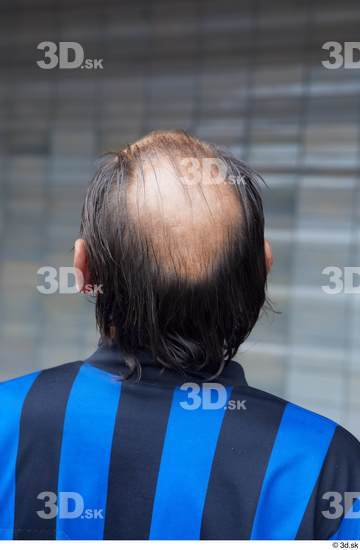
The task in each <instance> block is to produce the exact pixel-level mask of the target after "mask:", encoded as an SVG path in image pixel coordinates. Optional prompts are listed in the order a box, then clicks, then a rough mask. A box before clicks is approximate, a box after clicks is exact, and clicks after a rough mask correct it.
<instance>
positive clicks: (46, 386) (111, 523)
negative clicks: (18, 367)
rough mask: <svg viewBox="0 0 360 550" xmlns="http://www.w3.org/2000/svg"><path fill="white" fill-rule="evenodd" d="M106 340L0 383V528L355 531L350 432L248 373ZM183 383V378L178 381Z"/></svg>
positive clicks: (109, 532)
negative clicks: (133, 360)
mask: <svg viewBox="0 0 360 550" xmlns="http://www.w3.org/2000/svg"><path fill="white" fill-rule="evenodd" d="M140 361H141V365H142V376H141V379H140V381H137V380H133V378H128V379H124V376H122V375H123V374H124V373H125V372H126V367H125V364H124V362H123V360H122V358H121V355H120V354H119V352H118V351H116V350H114V349H110V348H105V347H100V348H99V349H98V350H97V351H96V353H95V354H94V355H93V356H91V357H90V358H89V359H88V360H87V361H85V362H76V363H70V364H66V365H61V366H59V367H55V368H52V369H49V370H45V371H42V372H34V373H33V374H28V375H25V376H23V377H21V378H17V379H14V380H10V381H7V382H3V383H2V384H0V539H359V538H360V499H358V497H359V496H360V444H359V442H358V441H357V440H356V439H355V438H354V437H353V436H352V435H351V434H350V433H349V432H347V431H346V430H344V429H343V428H342V427H340V426H338V425H336V424H335V423H334V422H332V421H331V420H328V419H326V418H324V417H322V416H319V415H317V414H315V413H312V412H310V411H307V410H305V409H303V408H301V407H299V406H296V405H293V404H291V403H288V402H286V401H284V400H283V399H280V398H278V397H275V396H273V395H270V394H268V393H265V392H263V391H260V390H257V389H255V388H252V387H250V386H248V384H247V383H246V380H245V376H244V372H243V369H242V368H241V366H240V365H239V364H238V363H235V362H231V363H230V364H229V365H228V366H227V367H226V369H225V371H224V373H223V374H222V375H221V376H220V378H219V379H217V380H216V383H205V384H202V383H199V382H198V381H197V379H196V377H193V378H191V377H190V378H189V379H187V380H184V379H183V377H182V374H180V373H176V372H173V371H168V370H162V369H161V368H160V367H159V366H157V365H156V364H154V362H153V361H152V359H151V358H150V356H148V355H146V354H142V355H141V356H140ZM184 383H185V385H184Z"/></svg>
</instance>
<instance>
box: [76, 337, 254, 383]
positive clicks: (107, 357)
mask: <svg viewBox="0 0 360 550" xmlns="http://www.w3.org/2000/svg"><path fill="white" fill-rule="evenodd" d="M136 357H137V359H138V360H139V362H140V364H141V368H142V370H141V381H142V382H148V383H152V384H156V383H166V384H170V385H173V384H174V385H177V384H182V383H185V382H196V383H201V382H206V381H207V380H206V379H204V378H200V377H199V374H196V373H190V372H189V373H186V374H185V373H183V372H178V371H175V370H170V369H165V368H162V366H161V365H158V364H157V363H156V361H155V359H154V358H153V356H152V355H151V354H150V353H148V352H140V353H138V354H137V356H136ZM85 362H86V363H90V364H91V365H93V366H94V367H97V368H100V369H102V370H106V371H108V372H111V373H113V374H117V375H120V376H121V377H128V376H129V368H128V366H127V365H126V363H125V360H124V355H123V354H122V352H121V351H120V350H119V348H117V347H115V346H108V345H104V344H100V345H99V347H98V349H97V350H96V351H95V353H93V354H92V355H91V356H90V357H88V359H86V361H85ZM129 380H131V381H134V380H136V374H134V375H133V376H131V377H130V378H129ZM214 382H216V383H220V384H224V385H230V386H247V382H246V379H245V374H244V370H243V368H242V366H241V365H240V364H239V363H237V362H236V361H230V362H229V363H228V365H226V367H225V368H224V370H223V372H222V373H221V375H220V376H218V377H217V378H216V379H215V380H214Z"/></svg>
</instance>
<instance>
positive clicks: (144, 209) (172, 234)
mask: <svg viewBox="0 0 360 550" xmlns="http://www.w3.org/2000/svg"><path fill="white" fill-rule="evenodd" d="M127 154H128V155H131V157H132V159H133V162H132V173H131V178H130V181H129V184H128V188H127V210H128V216H129V220H130V222H131V223H132V224H133V226H134V228H136V231H137V234H138V236H139V238H140V239H143V240H144V241H145V243H146V249H147V250H148V251H149V252H150V259H151V261H152V262H153V265H154V266H156V267H157V269H159V270H160V271H161V272H162V273H163V274H164V275H166V276H170V277H171V275H174V276H176V277H181V278H182V279H188V280H191V281H197V280H202V279H204V278H206V277H207V276H209V275H210V274H211V273H212V272H213V270H215V269H216V267H217V265H218V264H219V262H220V261H221V257H222V254H223V252H224V249H225V248H226V246H227V244H228V243H229V241H230V239H231V235H232V230H233V229H234V228H235V227H237V226H238V224H239V223H240V219H241V205H240V202H239V200H238V197H237V194H236V192H235V190H234V187H233V186H232V185H231V184H230V183H229V182H227V181H226V180H224V181H222V182H221V183H219V181H218V179H216V177H215V174H214V173H213V172H211V170H205V169H203V167H204V165H203V160H204V159H209V158H211V159H214V161H215V160H216V158H217V156H216V151H215V150H214V149H212V148H211V146H209V145H207V144H203V143H201V142H200V141H198V140H196V139H195V138H192V137H190V136H188V135H187V134H185V133H182V132H181V133H180V132H179V133H177V132H165V133H161V132H157V133H155V134H150V135H149V136H146V137H145V138H143V139H142V140H141V141H139V142H137V143H135V144H134V145H132V146H130V147H129V148H128V150H127ZM214 164H215V163H214ZM194 165H195V168H196V169H195V170H194ZM206 166H208V164H207V165H205V167H206ZM216 175H218V174H216Z"/></svg>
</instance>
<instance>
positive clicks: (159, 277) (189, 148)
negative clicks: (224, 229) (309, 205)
mask: <svg viewBox="0 0 360 550" xmlns="http://www.w3.org/2000/svg"><path fill="white" fill-rule="evenodd" d="M144 155H147V157H146V158H147V159H148V158H150V157H151V158H154V157H158V155H167V157H168V158H169V159H170V161H171V162H173V163H174V159H175V157H180V156H182V157H190V156H191V157H196V158H201V157H203V156H207V157H209V156H211V157H212V158H215V159H218V160H219V161H220V162H221V163H222V165H223V166H225V169H226V183H227V184H230V185H232V187H233V191H232V192H234V195H235V196H236V199H235V200H237V202H238V205H239V216H238V222H239V223H236V224H234V226H233V227H232V228H231V230H229V237H228V239H227V240H226V244H225V246H224V247H223V249H222V250H221V259H220V261H219V262H218V264H217V265H216V266H214V268H213V269H209V270H208V272H207V274H206V276H204V277H202V278H200V279H196V280H193V279H191V278H187V277H184V276H183V275H181V274H179V273H177V271H176V269H175V270H174V272H173V273H171V274H169V273H168V272H166V270H164V268H163V266H162V265H161V262H159V261H157V260H158V259H157V258H156V254H155V253H154V250H153V249H152V247H151V243H149V240H148V239H147V238H146V236H144V235H143V233H142V232H141V231H140V230H139V227H138V224H136V223H135V222H134V220H133V218H132V216H131V215H130V214H129V209H128V204H127V190H128V186H129V184H130V182H131V181H133V179H134V176H135V174H136V173H142V171H143V161H144V158H145V157H144ZM260 179H261V178H260V177H259V176H258V175H257V174H256V173H255V172H254V171H253V170H251V169H250V168H249V167H248V166H246V165H245V164H244V163H243V162H241V161H239V160H237V159H236V158H234V157H233V156H232V155H230V154H228V153H225V152H223V151H220V150H219V149H218V148H217V147H215V146H213V145H209V144H206V143H204V142H200V141H199V140H197V139H195V138H193V137H192V136H190V135H189V134H187V133H185V132H183V131H172V132H154V133H152V134H150V135H149V136H146V137H145V138H143V140H141V141H140V142H137V143H136V144H134V145H132V146H128V147H127V148H125V149H124V150H122V151H120V152H119V153H109V154H107V155H105V156H104V158H103V159H102V162H101V165H100V167H99V169H98V171H97V173H96V174H95V177H94V178H93V180H92V182H91V184H90V186H89V188H88V190H87V193H86V198H85V202H84V206H83V211H82V219H81V237H82V238H83V239H84V240H85V243H86V248H87V254H88V265H89V271H90V274H91V278H92V282H93V283H96V284H98V285H102V292H101V293H99V294H98V295H97V298H96V321H97V325H98V327H99V330H100V333H101V336H102V339H103V340H104V341H106V342H111V343H112V344H115V345H117V346H119V348H120V349H121V351H122V352H123V353H124V356H125V358H126V359H127V362H128V365H129V366H130V367H131V368H132V369H134V367H139V366H140V365H139V363H138V361H137V359H136V356H137V354H138V353H139V352H140V351H143V350H147V351H149V352H151V354H152V355H153V357H154V358H155V359H156V361H157V363H158V364H159V365H161V366H163V367H166V368H168V369H176V370H181V371H183V372H192V373H195V372H196V373H199V375H204V376H206V377H208V378H210V377H215V376H217V375H218V374H220V372H221V371H222V369H223V368H224V365H226V363H227V362H229V361H230V359H231V358H232V357H233V356H234V355H235V353H236V352H237V350H238V348H239V346H240V345H241V344H242V342H244V340H245V339H246V338H247V336H248V335H249V333H250V332H251V330H252V328H253V327H254V325H255V323H256V321H257V319H258V316H259V313H260V310H261V308H262V307H263V305H264V302H265V298H266V294H265V288H266V276H267V269H266V260H265V252H264V217H263V207H262V200H261V196H260V193H259V181H260Z"/></svg>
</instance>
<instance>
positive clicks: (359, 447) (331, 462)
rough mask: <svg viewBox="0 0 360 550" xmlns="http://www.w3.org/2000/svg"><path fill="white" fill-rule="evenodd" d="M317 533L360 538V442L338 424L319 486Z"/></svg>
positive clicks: (329, 537)
mask: <svg viewBox="0 0 360 550" xmlns="http://www.w3.org/2000/svg"><path fill="white" fill-rule="evenodd" d="M315 507H316V513H315V518H314V521H315V524H314V530H315V536H316V539H322V540H359V539H360V443H359V441H357V439H355V437H354V436H353V435H351V434H350V433H349V432H348V431H347V430H345V429H344V428H342V427H341V426H337V428H336V430H335V433H334V437H333V439H332V442H331V444H330V447H329V450H328V453H327V456H326V459H325V462H324V465H323V469H322V472H321V475H320V478H319V482H318V486H317V502H316V505H315Z"/></svg>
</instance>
